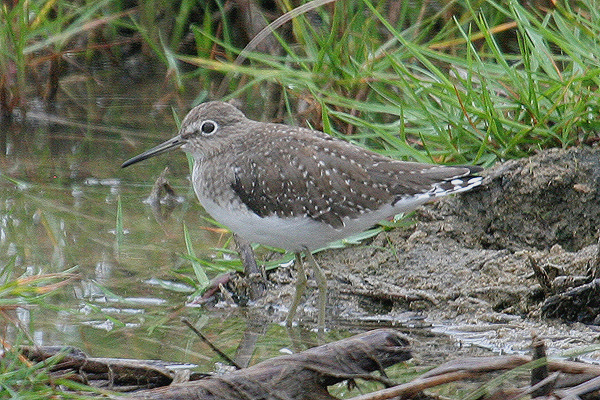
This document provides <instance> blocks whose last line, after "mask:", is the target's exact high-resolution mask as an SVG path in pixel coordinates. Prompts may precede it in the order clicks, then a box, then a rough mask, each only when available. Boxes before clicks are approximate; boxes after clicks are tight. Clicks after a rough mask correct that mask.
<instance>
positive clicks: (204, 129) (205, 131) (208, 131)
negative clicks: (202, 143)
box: [200, 119, 219, 136]
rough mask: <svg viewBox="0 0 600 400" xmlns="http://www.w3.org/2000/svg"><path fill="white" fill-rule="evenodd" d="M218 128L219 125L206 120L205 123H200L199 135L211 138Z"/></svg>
mask: <svg viewBox="0 0 600 400" xmlns="http://www.w3.org/2000/svg"><path fill="white" fill-rule="evenodd" d="M218 128H219V125H217V123H216V122H215V121H213V120H211V119H207V120H206V121H202V123H201V124H200V133H202V135H203V136H211V135H213V134H214V133H215V132H216V131H217V129H218Z"/></svg>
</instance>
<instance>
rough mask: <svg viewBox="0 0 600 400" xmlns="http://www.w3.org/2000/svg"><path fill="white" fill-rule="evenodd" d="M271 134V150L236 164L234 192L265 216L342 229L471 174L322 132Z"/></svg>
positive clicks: (276, 128)
mask: <svg viewBox="0 0 600 400" xmlns="http://www.w3.org/2000/svg"><path fill="white" fill-rule="evenodd" d="M261 129H262V130H263V131H264V130H265V129H266V130H272V132H271V134H270V135H269V134H268V135H256V138H257V140H260V139H261V138H265V137H266V138H269V139H268V140H269V143H267V144H265V143H256V147H257V148H266V149H268V150H267V151H265V152H263V153H260V154H259V153H251V154H249V153H248V152H247V153H246V154H249V155H248V156H246V157H245V158H243V159H237V160H235V162H234V166H233V168H234V182H233V183H232V185H231V187H232V189H233V190H234V192H235V193H236V194H237V195H238V196H239V198H240V200H241V201H242V202H243V203H244V204H245V205H246V206H247V207H248V208H249V209H250V210H252V211H253V212H254V213H256V214H257V215H259V216H261V217H265V216H269V215H277V216H279V217H292V216H307V217H310V218H312V219H314V220H316V221H320V222H325V223H327V224H329V225H331V226H333V227H336V228H339V227H341V226H342V225H343V218H344V217H350V218H354V217H357V216H359V215H360V214H363V213H366V212H370V211H375V210H377V209H379V208H381V207H383V206H384V205H388V204H390V205H391V204H393V203H394V202H396V201H398V200H400V199H402V198H405V197H410V196H413V195H415V194H417V193H424V192H427V191H429V190H432V189H433V187H434V186H433V185H434V184H435V183H438V182H443V181H444V179H448V178H452V177H454V176H457V175H465V174H467V173H468V169H466V168H449V167H440V166H435V165H428V164H419V163H405V162H399V161H394V160H391V159H389V158H387V157H383V156H381V155H379V154H376V153H373V152H370V151H367V150H364V149H362V148H360V147H358V146H355V145H352V144H350V143H348V142H345V141H341V140H336V139H333V138H331V137H329V136H326V135H325V134H323V133H321V132H315V131H310V130H307V129H301V128H293V127H289V126H284V125H275V124H262V126H261Z"/></svg>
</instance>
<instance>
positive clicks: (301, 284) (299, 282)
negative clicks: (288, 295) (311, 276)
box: [285, 253, 307, 327]
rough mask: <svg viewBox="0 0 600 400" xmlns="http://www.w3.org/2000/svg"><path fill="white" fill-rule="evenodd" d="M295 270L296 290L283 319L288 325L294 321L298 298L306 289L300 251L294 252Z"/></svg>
mask: <svg viewBox="0 0 600 400" xmlns="http://www.w3.org/2000/svg"><path fill="white" fill-rule="evenodd" d="M295 256H296V270H297V275H298V277H297V278H296V292H295V293H294V300H293V301H292V305H291V306H290V309H289V311H288V315H287V318H286V319H285V324H286V325H287V326H288V327H290V326H292V322H294V317H295V316H296V310H297V308H298V305H299V304H300V300H301V299H302V295H303V294H304V291H305V290H306V282H307V280H306V272H305V271H304V264H303V263H302V257H301V255H300V253H296V254H295Z"/></svg>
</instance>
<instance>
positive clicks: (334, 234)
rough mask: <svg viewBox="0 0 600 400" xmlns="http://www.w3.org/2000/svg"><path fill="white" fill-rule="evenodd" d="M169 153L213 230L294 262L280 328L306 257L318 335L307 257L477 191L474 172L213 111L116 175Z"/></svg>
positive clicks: (200, 113) (219, 108) (299, 288)
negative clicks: (176, 155)
mask: <svg viewBox="0 0 600 400" xmlns="http://www.w3.org/2000/svg"><path fill="white" fill-rule="evenodd" d="M177 148H181V149H182V150H183V151H185V152H187V153H189V154H191V156H192V157H193V159H194V167H193V171H192V184H193V186H194V191H195V192H196V196H197V197H198V200H199V201H200V203H201V204H202V206H203V207H204V209H205V210H206V211H207V212H208V213H209V214H210V215H211V216H212V217H213V218H214V219H215V220H216V221H218V222H220V223H221V224H223V225H225V226H227V227H229V228H230V229H231V230H232V231H233V232H234V233H236V234H237V235H238V236H240V237H242V238H244V239H246V240H247V241H249V242H253V243H260V244H264V245H269V246H274V247H278V248H283V249H286V250H289V251H292V252H294V253H295V255H296V260H297V266H298V282H297V284H296V293H295V295H294V300H293V302H292V305H291V306H290V309H289V312H288V316H287V318H286V323H287V324H288V325H291V323H292V321H293V319H294V316H295V313H296V308H297V307H298V304H299V302H300V299H301V297H302V294H303V292H304V289H305V288H306V274H305V272H304V269H303V265H302V259H301V254H302V253H303V254H304V255H305V257H306V258H307V260H308V262H309V263H310V265H311V266H312V267H313V269H314V271H315V279H316V281H317V285H318V288H319V315H318V326H319V328H320V329H322V327H323V326H324V318H325V304H326V290H327V282H326V279H325V275H324V274H323V272H322V271H321V269H320V268H319V267H318V265H317V263H316V262H315V260H314V258H313V256H312V251H314V250H315V249H318V248H322V247H324V246H326V245H327V244H329V243H331V242H333V241H336V240H339V239H343V238H346V237H348V236H350V235H352V234H355V233H359V232H361V231H364V230H366V229H368V228H369V227H371V226H373V225H375V224H376V223H377V222H379V221H381V220H383V219H385V218H389V217H391V216H394V215H396V214H399V213H405V212H408V211H411V210H414V209H415V208H417V207H418V206H420V205H422V204H424V203H427V202H429V201H432V200H433V199H435V198H438V197H441V196H445V195H448V194H452V193H459V192H464V191H467V190H470V189H472V188H474V187H476V186H478V185H480V184H481V182H482V177H480V176H477V175H474V174H476V173H477V172H478V171H480V170H481V168H480V167H475V166H442V165H432V164H424V163H416V162H406V161H398V160H394V159H391V158H388V157H385V156H382V155H380V154H377V153H375V152H372V151H369V150H365V149H363V148H361V147H359V146H356V145H354V144H351V143H349V142H347V141H344V140H340V139H335V138H333V137H331V136H329V135H327V134H325V133H323V132H320V131H316V130H311V129H306V128H301V127H294V126H289V125H283V124H275V123H264V122H258V121H253V120H250V119H248V118H246V116H245V115H244V114H243V113H242V112H241V111H240V110H238V109H237V108H235V107H234V106H232V105H230V104H228V103H223V102H218V101H212V102H207V103H203V104H200V105H198V106H196V107H195V108H193V109H192V110H191V111H190V112H189V113H188V114H187V116H186V117H185V118H184V120H183V122H182V124H181V129H180V131H179V134H178V135H177V136H175V137H174V138H172V139H170V140H168V141H166V142H164V143H162V144H159V145H158V146H156V147H154V148H152V149H150V150H148V151H146V152H144V153H142V154H140V155H138V156H136V157H133V158H131V159H129V160H127V161H125V162H124V163H123V165H122V167H123V168H124V167H127V166H129V165H131V164H134V163H137V162H139V161H142V160H145V159H147V158H150V157H153V156H156V155H158V154H162V153H165V152H167V151H170V150H173V149H177Z"/></svg>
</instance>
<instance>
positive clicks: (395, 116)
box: [180, 0, 600, 166]
mask: <svg viewBox="0 0 600 400" xmlns="http://www.w3.org/2000/svg"><path fill="white" fill-rule="evenodd" d="M467 4H469V3H467ZM578 4H579V6H580V8H579V9H578V10H573V9H571V8H568V6H560V5H559V6H557V8H556V9H553V10H547V11H541V10H532V9H526V8H524V7H523V6H521V5H520V4H518V3H517V2H480V3H475V2H472V3H470V4H469V7H467V8H466V9H465V10H463V12H462V14H460V15H458V16H456V17H455V18H454V19H448V20H447V21H446V22H445V24H444V26H442V27H440V26H439V25H438V24H439V22H440V19H439V17H437V16H433V17H431V18H426V19H424V20H423V21H422V23H421V24H420V25H413V23H414V22H415V21H413V20H412V19H411V17H413V16H414V13H410V10H405V11H406V12H405V14H403V15H402V16H401V18H400V21H399V22H396V23H395V24H392V23H390V22H389V21H387V19H386V16H385V15H384V14H383V11H384V9H385V7H383V3H381V5H378V4H375V3H374V2H372V1H368V0H365V1H364V2H363V3H362V4H361V3H352V5H349V2H342V1H339V2H336V3H335V8H334V12H333V13H332V14H326V13H324V12H323V13H321V14H320V16H321V21H322V22H321V23H319V24H317V25H316V26H315V24H314V23H311V22H309V21H307V18H305V17H304V16H300V17H298V18H297V19H296V20H295V21H294V22H295V23H294V30H293V34H294V39H295V40H294V42H290V41H289V40H284V39H282V38H280V37H279V40H280V45H281V47H282V49H283V52H284V54H283V55H278V56H271V55H266V54H259V53H252V52H250V53H247V54H246V55H247V57H248V59H249V60H250V62H249V63H245V64H243V65H237V64H236V63H234V62H233V61H229V60H223V59H220V60H215V59H210V58H206V57H189V56H181V57H180V58H181V59H182V60H184V61H186V62H188V63H193V64H195V65H197V66H199V67H200V68H201V69H200V70H199V71H205V70H211V71H219V72H221V73H223V74H231V75H232V76H233V79H232V80H231V81H230V83H229V90H228V91H229V94H228V95H227V96H226V98H239V97H242V98H245V99H246V100H247V107H248V108H250V109H252V108H253V107H257V106H256V104H260V105H262V104H264V101H267V100H268V99H265V98H264V96H265V95H264V93H265V90H264V88H265V87H266V83H270V84H272V85H275V89H274V90H273V91H274V92H277V93H278V95H279V96H280V98H281V100H280V104H281V105H282V108H284V109H286V111H287V114H288V116H287V117H284V119H287V120H290V119H291V120H293V122H294V123H308V124H311V125H314V126H316V127H321V128H323V129H324V130H326V131H329V132H330V133H332V134H335V135H340V136H341V135H345V136H346V137H347V138H348V139H350V140H353V141H356V142H358V143H361V144H363V145H364V146H368V147H371V148H374V149H376V150H377V151H380V152H382V153H384V154H386V155H389V156H392V157H396V158H409V159H416V160H419V161H435V162H443V163H465V162H478V163H482V164H484V165H486V166H489V165H491V164H493V163H494V162H496V161H498V160H504V159H508V158H515V157H523V156H526V155H528V154H532V153H533V152H535V151H537V150H538V149H541V148H547V147H567V146H573V145H580V144H582V143H586V142H588V141H591V140H594V137H595V136H596V134H595V132H596V131H597V128H598V125H599V122H598V118H597V114H598V111H599V110H600V109H599V103H598V96H597V95H596V91H597V88H598V85H599V83H600V81H599V76H598V74H599V73H600V69H599V67H600V64H599V62H598V60H597V57H595V56H593V55H594V54H599V47H598V46H599V45H598V41H597V37H598V34H599V33H600V18H599V15H598V11H597V7H595V5H594V3H593V2H581V3H578ZM404 26H408V28H406V29H403V28H402V27H404ZM513 27H514V28H513ZM198 29H199V28H198ZM500 34H502V35H503V36H499V35H500ZM502 38H503V39H504V41H503V42H500V40H499V39H502ZM213 40H214V42H215V43H217V44H218V45H220V46H222V47H223V48H225V49H226V50H227V51H230V52H236V51H238V50H237V49H233V48H231V46H230V44H228V43H227V42H226V41H221V40H219V39H217V38H214V39H213ZM509 45H513V47H514V48H508V47H509ZM197 73H198V74H202V73H206V72H197ZM261 90H262V91H261ZM269 94H270V93H267V95H269ZM260 97H263V98H262V99H261V101H260V102H259V101H257V100H256V99H257V98H260ZM299 99H300V100H299ZM299 102H302V103H304V104H306V106H307V107H308V110H309V111H310V112H308V113H306V112H305V113H304V114H303V115H302V116H301V117H297V116H294V114H296V113H297V111H298V104H299ZM255 114H258V112H255Z"/></svg>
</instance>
